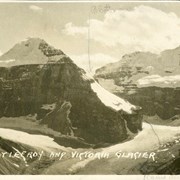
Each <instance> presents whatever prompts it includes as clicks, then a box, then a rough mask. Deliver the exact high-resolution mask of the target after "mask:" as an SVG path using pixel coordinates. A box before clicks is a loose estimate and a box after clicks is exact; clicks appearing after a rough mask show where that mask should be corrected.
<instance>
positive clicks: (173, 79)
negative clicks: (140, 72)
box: [137, 75, 180, 85]
mask: <svg viewBox="0 0 180 180" xmlns="http://www.w3.org/2000/svg"><path fill="white" fill-rule="evenodd" d="M137 82H138V84H139V85H149V84H153V83H163V84H167V85H169V84H176V83H178V82H180V75H174V76H160V75H151V76H145V77H143V78H141V79H139V80H138V81H137Z"/></svg>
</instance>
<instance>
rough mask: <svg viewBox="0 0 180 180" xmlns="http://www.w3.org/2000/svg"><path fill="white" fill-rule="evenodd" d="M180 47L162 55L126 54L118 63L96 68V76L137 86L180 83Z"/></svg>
mask: <svg viewBox="0 0 180 180" xmlns="http://www.w3.org/2000/svg"><path fill="white" fill-rule="evenodd" d="M179 73H180V47H178V48H176V49H171V50H166V51H163V52H162V53H161V54H160V55H157V54H152V53H150V52H134V53H131V54H126V55H124V56H123V57H122V59H121V60H120V61H118V62H116V63H111V64H107V65H106V66H103V67H101V68H99V69H97V70H96V74H95V77H103V78H107V79H110V78H111V77H113V79H115V81H116V84H119V85H120V84H127V83H128V82H129V83H130V84H136V85H137V86H154V85H155V86H166V87H167V86H172V84H174V83H177V84H178V85H180V77H179V76H177V75H179Z"/></svg>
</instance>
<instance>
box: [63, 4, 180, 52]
mask: <svg viewBox="0 0 180 180" xmlns="http://www.w3.org/2000/svg"><path fill="white" fill-rule="evenodd" d="M86 24H87V25H85V26H76V25H74V24H72V23H68V24H66V26H65V29H64V30H63V32H64V33H65V34H67V35H72V36H77V35H83V36H84V38H87V32H88V30H87V28H88V21H87V22H86ZM178 37H180V18H179V17H178V16H177V15H176V14H175V13H172V12H170V13H166V12H163V11H162V10H159V9H155V8H152V7H149V6H144V5H140V6H136V7H134V8H133V9H132V10H115V11H114V10H110V11H108V12H107V13H106V14H105V15H104V19H103V20H98V19H91V20H90V38H91V39H92V40H94V41H96V42H99V43H101V44H102V45H105V46H108V47H116V46H117V47H118V46H120V47H123V48H124V49H125V52H127V53H129V52H133V51H151V52H154V53H159V52H160V51H162V50H164V49H169V48H175V47H177V46H179V45H180V39H179V38H178Z"/></svg>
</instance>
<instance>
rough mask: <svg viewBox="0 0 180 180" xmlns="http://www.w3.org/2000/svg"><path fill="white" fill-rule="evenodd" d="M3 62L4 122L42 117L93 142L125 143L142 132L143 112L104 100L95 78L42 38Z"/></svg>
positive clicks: (0, 103) (0, 100)
mask: <svg viewBox="0 0 180 180" xmlns="http://www.w3.org/2000/svg"><path fill="white" fill-rule="evenodd" d="M10 59H13V61H9V60H10ZM0 60H1V62H3V63H5V64H6V65H7V66H8V67H1V68H0V116H1V117H2V116H6V117H18V116H25V115H28V114H37V120H38V119H39V122H40V123H41V124H47V125H48V127H50V128H52V129H54V130H56V131H58V132H61V133H62V134H65V135H70V136H77V137H80V138H83V139H85V140H86V141H87V142H89V143H101V142H109V143H115V142H120V141H123V140H125V139H126V138H127V137H128V133H127V132H128V131H129V130H130V131H131V132H133V133H137V132H138V130H141V119H142V117H141V114H140V108H138V107H136V106H134V105H132V104H130V103H128V102H127V101H125V100H123V99H121V98H118V97H116V96H113V99H111V96H112V94H111V93H108V94H107V93H106V96H105V97H104V96H100V94H99V91H102V90H103V88H102V87H101V86H99V85H97V84H96V82H95V81H94V79H93V78H91V77H89V76H88V75H87V74H86V73H85V71H84V70H82V69H80V68H79V67H78V66H76V64H74V63H73V61H72V60H71V59H70V58H69V57H67V56H66V55H65V54H64V53H63V52H62V51H61V50H57V49H55V48H53V47H51V46H49V45H48V44H47V43H46V42H45V41H43V40H41V39H35V38H33V39H28V40H27V41H23V42H21V43H19V44H17V45H15V46H14V47H13V48H12V49H11V50H10V51H8V52H7V53H5V54H4V55H2V56H1V57H0ZM3 63H2V64H3ZM13 64H17V65H13ZM12 65H13V66H12ZM107 97H109V98H108V99H107ZM124 107H126V108H124ZM19 126H21V125H19Z"/></svg>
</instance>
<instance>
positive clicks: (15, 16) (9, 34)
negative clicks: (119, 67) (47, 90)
mask: <svg viewBox="0 0 180 180" xmlns="http://www.w3.org/2000/svg"><path fill="white" fill-rule="evenodd" d="M179 9H180V3H178V2H169V3H167V2H154V3H153V2H139V3H137V2H119V3H110V2H105V3H85V2H84V3H83V2H79V3H70V2H68V3H35V2H34V3H0V52H1V53H4V52H6V51H7V50H9V49H10V48H11V47H12V46H13V45H14V44H16V43H17V42H20V41H22V40H24V39H26V38H27V37H40V38H42V39H44V40H46V41H47V42H48V43H49V44H51V45H53V46H55V47H57V48H60V49H61V50H63V51H64V52H65V53H66V54H68V55H70V56H71V58H72V59H73V60H75V61H76V62H77V64H79V65H81V66H82V67H84V68H86V66H87V64H88V63H87V62H88V61H87V53H88V41H87V37H88V27H89V21H88V19H89V16H90V19H91V20H90V41H89V45H90V55H91V60H92V65H93V67H94V68H97V67H99V66H102V65H103V64H106V63H108V62H114V61H117V60H119V59H120V58H121V56H122V55H124V54H125V53H130V52H134V51H151V52H154V53H159V52H161V51H162V50H164V49H169V48H175V47H177V46H179V45H180V11H179Z"/></svg>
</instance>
